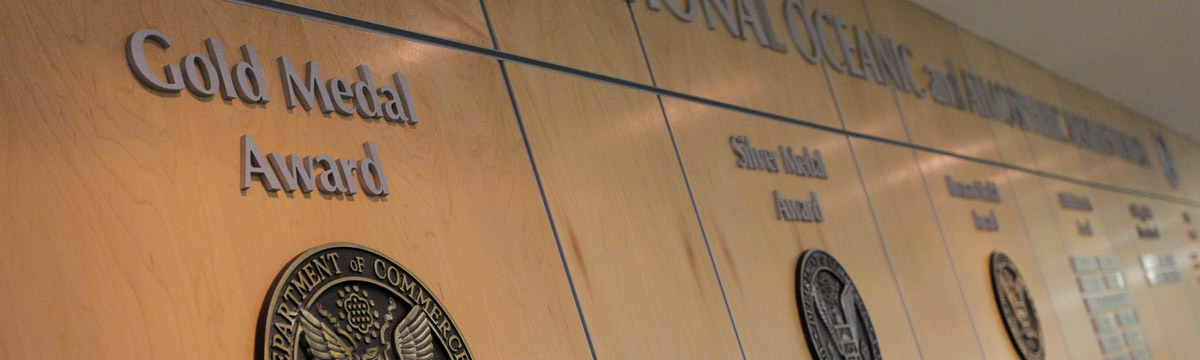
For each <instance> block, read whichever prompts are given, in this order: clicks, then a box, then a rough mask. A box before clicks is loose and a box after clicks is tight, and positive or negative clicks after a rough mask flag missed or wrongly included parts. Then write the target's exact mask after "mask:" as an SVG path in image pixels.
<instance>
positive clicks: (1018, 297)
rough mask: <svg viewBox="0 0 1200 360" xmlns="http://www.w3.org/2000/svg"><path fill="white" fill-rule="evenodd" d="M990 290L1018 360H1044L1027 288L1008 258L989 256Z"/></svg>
mask: <svg viewBox="0 0 1200 360" xmlns="http://www.w3.org/2000/svg"><path fill="white" fill-rule="evenodd" d="M992 290H993V291H995V292H996V305H997V306H999V307H1000V317H1001V318H1003V319H1004V326H1005V327H1006V328H1008V337H1009V338H1011V339H1012V342H1013V346H1016V347H1017V352H1018V353H1020V354H1021V359H1024V360H1042V359H1045V358H1046V348H1045V347H1044V343H1043V342H1042V324H1041V322H1040V321H1038V317H1037V308H1035V307H1034V306H1033V297H1032V296H1030V295H1029V288H1028V287H1026V286H1025V279H1023V278H1021V272H1020V271H1018V270H1017V266H1016V265H1014V264H1013V262H1012V260H1011V259H1009V258H1008V255H1005V254H1004V253H1002V252H999V251H997V252H993V253H992Z"/></svg>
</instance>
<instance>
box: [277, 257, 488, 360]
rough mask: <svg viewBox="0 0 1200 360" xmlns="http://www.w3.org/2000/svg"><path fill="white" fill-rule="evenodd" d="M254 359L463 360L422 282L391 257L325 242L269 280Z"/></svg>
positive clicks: (457, 339)
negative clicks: (269, 285) (256, 355)
mask: <svg viewBox="0 0 1200 360" xmlns="http://www.w3.org/2000/svg"><path fill="white" fill-rule="evenodd" d="M266 303H267V307H266V308H264V309H263V313H262V316H261V321H260V324H259V335H260V340H259V341H260V342H259V343H258V348H259V356H260V357H259V358H258V359H259V360H276V359H289V360H307V359H315V360H331V359H337V360H342V359H344V360H435V359H436V360H468V359H473V358H474V357H473V356H472V355H471V351H470V350H469V349H467V343H466V341H465V340H463V335H462V333H461V332H459V330H458V326H457V325H455V324H454V320H452V319H451V318H450V314H448V313H447V312H446V308H445V307H443V306H442V303H441V302H439V301H438V300H437V299H436V298H434V296H433V293H432V292H430V291H429V287H427V286H425V284H424V283H422V282H421V280H419V279H417V277H415V276H413V275H412V274H411V273H409V272H408V270H407V269H405V268H404V267H403V266H400V264H397V263H396V262H395V261H393V260H392V259H391V258H388V257H387V256H385V255H383V254H380V253H378V252H376V251H374V250H371V249H368V248H366V247H364V246H361V245H356V244H350V243H332V244H326V245H322V246H319V247H316V248H313V249H311V250H308V251H306V252H304V253H303V254H300V256H297V257H296V258H295V259H293V260H292V262H291V263H290V264H288V266H287V267H286V268H284V271H283V272H282V273H281V274H279V277H278V278H277V279H276V280H275V286H274V287H273V290H272V291H271V293H270V294H268V297H267V301H266Z"/></svg>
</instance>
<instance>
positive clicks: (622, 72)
mask: <svg viewBox="0 0 1200 360" xmlns="http://www.w3.org/2000/svg"><path fill="white" fill-rule="evenodd" d="M485 2H486V4H487V11H488V16H489V18H490V19H491V21H492V27H493V28H494V29H495V31H496V39H497V40H496V42H498V43H500V44H499V46H500V47H499V48H500V50H503V51H506V52H510V53H514V54H519V55H524V56H528V57H532V58H535V59H539V60H545V61H549V62H552V63H555V64H559V65H565V66H569V67H573V68H576V69H580V70H584V71H590V72H594V73H599V74H604V75H608V76H613V77H617V78H621V79H625V80H630V81H634V82H639V83H643V84H650V83H651V81H650V71H649V70H648V69H647V68H646V59H645V57H644V56H643V55H642V50H641V44H640V43H639V42H638V35H637V30H636V29H635V28H634V24H633V19H631V18H630V14H629V5H627V4H625V3H624V2H622V1H527V0H487V1H485Z"/></svg>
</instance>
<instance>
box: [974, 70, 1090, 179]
mask: <svg viewBox="0 0 1200 360" xmlns="http://www.w3.org/2000/svg"><path fill="white" fill-rule="evenodd" d="M997 52H998V53H999V55H998V57H999V58H1000V66H1001V67H1002V68H1003V70H1004V81H1005V83H1007V84H1008V86H1009V87H1010V88H1012V89H1013V90H1015V91H1019V92H1021V93H1024V94H1027V95H1029V96H1032V97H1034V98H1037V99H1041V100H1042V101H1044V102H1046V103H1048V104H1050V105H1054V106H1057V107H1059V108H1060V109H1061V108H1062V100H1061V99H1060V98H1059V96H1058V83H1057V80H1056V78H1055V76H1054V75H1053V74H1051V73H1050V72H1048V71H1046V70H1045V69H1043V68H1041V67H1040V66H1038V65H1037V64H1034V63H1032V62H1030V61H1029V60H1026V59H1024V58H1021V57H1019V56H1017V55H1016V54H1014V53H1012V52H1011V51H1009V50H1007V49H1003V48H998V49H997ZM1025 139H1026V141H1027V142H1028V143H1029V150H1030V152H1031V156H1032V157H1033V161H1034V166H1033V169H1037V170H1041V171H1046V172H1050V173H1055V174H1061V175H1064V176H1069V177H1072V178H1075V179H1080V180H1093V179H1092V177H1093V175H1092V174H1091V172H1092V171H1094V170H1095V169H1096V167H1094V166H1088V165H1087V164H1085V163H1084V155H1083V154H1082V153H1083V152H1084V151H1085V150H1083V149H1081V148H1079V147H1077V146H1075V145H1072V144H1070V143H1068V142H1065V141H1059V140H1055V139H1051V138H1047V137H1045V136H1041V135H1039V134H1035V133H1029V132H1027V133H1026V134H1025ZM1095 158H1096V157H1095V156H1089V159H1095ZM1095 176H1096V177H1099V176H1101V175H1095Z"/></svg>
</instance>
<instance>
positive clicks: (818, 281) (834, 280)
mask: <svg viewBox="0 0 1200 360" xmlns="http://www.w3.org/2000/svg"><path fill="white" fill-rule="evenodd" d="M796 300H797V301H798V302H799V303H800V322H801V323H802V324H803V325H804V338H805V340H807V341H808V348H809V350H811V351H812V355H813V359H817V360H879V359H881V358H882V357H881V356H880V354H879V340H878V339H877V338H876V337H875V327H874V326H872V325H871V316H870V315H868V314H867V306H866V305H864V304H863V300H862V296H859V294H858V288H856V287H854V281H853V280H851V279H850V275H849V274H847V273H846V269H844V268H842V265H841V264H839V263H838V261H837V259H834V258H833V256H832V255H829V253H827V252H825V251H824V250H819V249H812V250H808V251H805V252H804V255H802V256H801V257H800V265H799V266H797V267H796Z"/></svg>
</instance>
